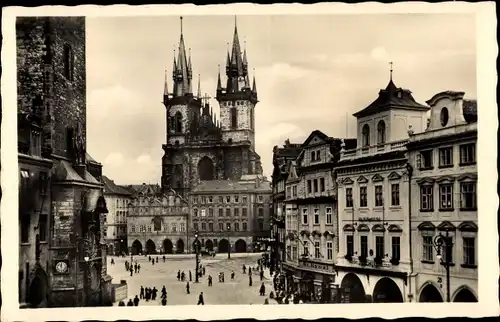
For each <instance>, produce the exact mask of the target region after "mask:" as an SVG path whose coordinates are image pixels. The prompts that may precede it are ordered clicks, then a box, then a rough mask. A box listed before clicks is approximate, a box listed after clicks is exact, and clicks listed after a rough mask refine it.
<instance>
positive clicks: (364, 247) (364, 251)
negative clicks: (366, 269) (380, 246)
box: [360, 236, 368, 258]
mask: <svg viewBox="0 0 500 322" xmlns="http://www.w3.org/2000/svg"><path fill="white" fill-rule="evenodd" d="M360 246H361V249H360V251H361V257H365V258H366V257H367V256H368V236H360Z"/></svg>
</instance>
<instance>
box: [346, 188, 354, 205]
mask: <svg viewBox="0 0 500 322" xmlns="http://www.w3.org/2000/svg"><path fill="white" fill-rule="evenodd" d="M345 206H346V207H348V208H352V206H353V203H352V188H345Z"/></svg>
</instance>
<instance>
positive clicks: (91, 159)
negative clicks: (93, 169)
mask: <svg viewBox="0 0 500 322" xmlns="http://www.w3.org/2000/svg"><path fill="white" fill-rule="evenodd" d="M85 159H86V160H87V161H88V162H90V163H95V164H101V163H99V162H97V161H96V160H95V159H94V158H92V157H91V156H90V154H88V153H87V152H85Z"/></svg>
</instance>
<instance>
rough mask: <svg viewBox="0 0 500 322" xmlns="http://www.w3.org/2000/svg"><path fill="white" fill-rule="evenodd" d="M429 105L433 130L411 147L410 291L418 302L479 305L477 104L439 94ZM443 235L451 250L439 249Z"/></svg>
mask: <svg viewBox="0 0 500 322" xmlns="http://www.w3.org/2000/svg"><path fill="white" fill-rule="evenodd" d="M427 103H428V104H429V105H430V106H431V117H430V123H429V127H428V128H427V129H426V130H425V131H424V132H421V133H418V132H416V133H414V134H412V135H410V141H409V143H408V158H409V162H410V164H411V165H412V168H413V176H412V178H411V229H412V243H411V245H412V254H413V263H414V265H413V266H414V273H415V277H414V278H413V281H412V282H413V283H412V284H413V287H412V290H411V291H412V293H413V294H414V297H415V301H416V302H443V301H452V302H477V300H478V295H477V294H478V283H477V265H478V263H477V261H478V257H477V253H478V252H477V245H478V244H477V242H478V235H477V232H478V223H477V219H478V218H477V159H476V143H477V103H476V101H475V100H468V99H464V93H463V92H453V91H447V92H441V93H438V94H436V95H434V96H433V97H432V98H431V99H430V100H429V101H428V102H427ZM439 235H441V236H443V237H445V238H448V240H449V241H450V242H451V243H450V244H449V245H450V246H448V247H446V246H443V247H436V245H435V243H434V241H435V238H436V237H437V236H439ZM445 245H446V243H445ZM438 251H439V254H438ZM438 255H441V259H440V258H439V257H438ZM446 262H448V263H450V280H449V282H450V285H449V287H448V285H447V284H448V283H447V279H446V267H445V265H443V263H446Z"/></svg>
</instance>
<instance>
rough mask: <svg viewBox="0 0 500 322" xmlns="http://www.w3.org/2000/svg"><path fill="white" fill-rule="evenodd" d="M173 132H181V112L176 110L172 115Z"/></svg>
mask: <svg viewBox="0 0 500 322" xmlns="http://www.w3.org/2000/svg"><path fill="white" fill-rule="evenodd" d="M174 124H175V132H176V133H182V113H181V112H180V111H177V113H175V116H174Z"/></svg>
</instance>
